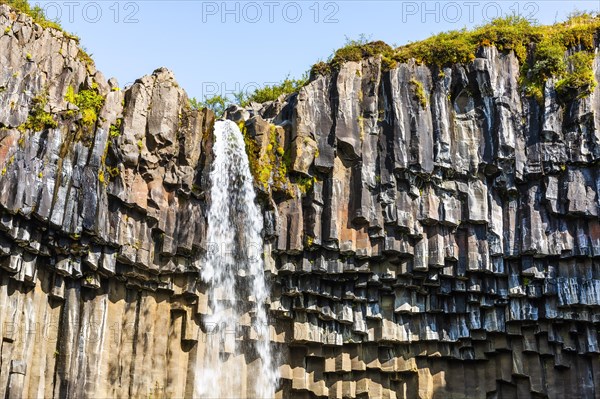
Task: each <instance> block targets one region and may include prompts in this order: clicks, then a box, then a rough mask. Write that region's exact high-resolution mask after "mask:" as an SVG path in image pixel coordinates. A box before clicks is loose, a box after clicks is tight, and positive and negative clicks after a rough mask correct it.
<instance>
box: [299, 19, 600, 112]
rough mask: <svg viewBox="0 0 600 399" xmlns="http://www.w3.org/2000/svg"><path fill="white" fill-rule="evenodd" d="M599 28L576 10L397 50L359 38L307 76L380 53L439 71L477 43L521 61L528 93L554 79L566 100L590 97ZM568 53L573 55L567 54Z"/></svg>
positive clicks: (498, 22) (468, 55)
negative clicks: (549, 20) (542, 21)
mask: <svg viewBox="0 0 600 399" xmlns="http://www.w3.org/2000/svg"><path fill="white" fill-rule="evenodd" d="M599 31H600V16H598V15H594V14H590V13H578V14H574V15H572V16H571V17H570V18H569V19H568V20H567V21H565V22H562V23H557V24H554V25H534V24H532V23H530V22H529V21H527V20H526V19H524V18H521V17H518V16H510V17H506V18H498V19H495V20H493V21H492V22H490V23H489V24H487V25H483V26H479V27H477V28H475V29H473V30H470V31H469V30H465V29H463V30H457V31H450V32H444V33H440V34H437V35H434V36H432V37H430V38H428V39H425V40H423V41H419V42H414V43H409V44H407V45H404V46H400V47H398V48H392V47H390V46H388V45H387V44H385V43H383V42H380V41H375V42H367V41H365V40H364V38H363V40H352V41H349V42H348V44H347V45H346V46H344V47H342V48H341V49H339V50H337V51H335V53H334V54H333V56H332V57H331V58H330V60H329V61H328V62H319V63H317V64H315V65H313V67H312V69H311V76H318V75H327V74H329V73H330V72H331V71H333V70H336V69H339V67H340V66H341V65H342V64H343V63H344V62H348V61H360V60H362V59H365V58H368V57H372V56H376V55H381V57H382V64H383V69H384V70H389V69H393V68H395V67H396V66H397V63H405V62H407V61H409V60H410V59H414V60H415V61H416V62H417V63H418V64H426V65H429V66H433V67H437V68H438V69H441V68H443V67H446V66H451V65H453V64H457V63H468V62H470V61H472V60H474V59H475V57H476V53H477V51H478V49H480V48H481V47H487V46H495V47H496V48H497V49H498V50H499V51H501V52H509V51H514V53H515V55H516V56H517V58H518V59H519V61H520V62H521V66H522V67H521V76H520V83H521V85H522V87H523V89H524V90H525V92H526V94H528V95H531V96H534V97H536V98H538V99H540V98H541V97H542V92H543V87H544V83H545V82H546V80H548V79H549V78H551V77H556V78H557V79H559V81H558V83H557V85H556V88H557V91H558V92H559V94H560V95H561V96H562V97H563V98H565V99H566V100H568V99H572V98H574V97H582V96H586V95H589V94H590V93H591V91H592V90H593V89H594V87H595V84H596V82H595V80H594V77H593V72H592V62H593V53H594V49H595V45H596V44H595V40H596V37H597V35H598V33H599ZM569 51H574V52H575V53H574V54H572V55H570V56H567V52H569Z"/></svg>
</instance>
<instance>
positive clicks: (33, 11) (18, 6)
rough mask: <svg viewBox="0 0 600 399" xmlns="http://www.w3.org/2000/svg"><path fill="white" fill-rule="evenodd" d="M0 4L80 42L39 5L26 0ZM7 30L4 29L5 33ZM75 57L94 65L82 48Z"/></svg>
mask: <svg viewBox="0 0 600 399" xmlns="http://www.w3.org/2000/svg"><path fill="white" fill-rule="evenodd" d="M0 4H8V5H9V6H10V7H11V8H13V9H14V10H15V11H18V12H21V13H23V14H27V15H29V16H30V17H31V18H32V19H33V22H35V23H36V24H38V25H40V26H41V27H42V28H44V29H46V28H50V29H56V30H58V31H60V32H62V33H63V34H64V35H65V36H66V37H67V38H69V39H72V40H75V41H76V42H77V43H79V42H80V39H79V37H77V36H75V35H73V34H71V33H69V32H67V31H65V30H64V29H63V27H62V26H61V25H60V23H59V22H57V21H52V20H50V19H48V18H47V17H46V15H45V14H44V10H43V9H42V8H41V7H40V6H39V5H34V6H31V5H30V4H29V2H28V1H27V0H0ZM7 29H8V28H7ZM7 31H10V30H7ZM7 31H5V33H7ZM77 57H78V58H79V59H80V60H81V61H83V62H84V63H85V64H86V65H94V61H93V60H92V58H91V57H90V55H89V54H88V53H87V52H86V51H85V50H84V49H82V48H80V49H79V53H78V54H77Z"/></svg>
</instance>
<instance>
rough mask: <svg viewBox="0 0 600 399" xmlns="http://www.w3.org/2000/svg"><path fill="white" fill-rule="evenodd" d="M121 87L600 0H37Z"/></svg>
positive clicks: (225, 81)
mask: <svg viewBox="0 0 600 399" xmlns="http://www.w3.org/2000/svg"><path fill="white" fill-rule="evenodd" d="M30 1H31V3H33V4H36V3H37V4H39V5H40V6H41V7H43V8H45V10H46V14H47V15H48V17H50V18H59V19H60V21H61V24H62V25H63V27H64V28H65V29H66V30H68V31H70V32H72V33H75V34H77V35H79V36H80V37H81V40H82V45H83V46H84V47H85V48H86V49H87V50H88V52H89V53H91V54H92V57H93V58H94V60H95V61H96V65H97V67H98V68H99V69H100V70H101V71H102V72H103V73H104V74H105V75H106V77H107V78H109V77H116V78H117V79H118V80H119V83H120V85H121V86H126V85H127V84H130V83H132V82H133V81H134V80H135V79H136V78H138V77H141V76H143V75H146V74H149V73H151V72H152V71H153V70H154V69H156V68H158V67H161V66H164V67H167V68H169V69H171V70H172V71H174V73H175V76H176V78H177V81H178V82H179V84H180V85H181V86H182V87H183V88H185V90H186V91H187V92H188V94H189V95H190V97H197V98H198V99H200V98H202V97H203V96H204V95H212V94H223V95H230V94H231V93H233V92H239V91H240V90H245V91H252V90H253V88H255V87H256V86H262V85H264V84H268V83H273V82H277V81H280V80H282V79H283V78H285V77H286V76H288V75H289V76H291V77H299V76H301V75H302V74H303V73H304V72H305V71H307V70H308V69H309V68H310V66H311V65H312V64H314V63H315V62H317V61H319V60H326V59H327V57H328V56H329V55H330V54H331V53H332V52H333V50H334V49H336V48H339V47H341V46H343V45H344V43H345V42H346V38H347V37H348V38H351V39H356V38H358V37H360V36H361V35H366V37H368V38H371V39H373V40H384V41H386V42H387V43H389V44H396V45H401V44H405V43H407V42H410V41H415V40H420V39H424V38H426V37H428V36H430V35H431V34H433V33H437V32H440V31H446V30H451V29H461V28H464V27H466V28H469V27H473V26H475V25H478V24H481V23H484V22H487V21H489V20H490V19H493V18H494V17H496V16H506V15H510V14H513V13H518V14H520V15H522V16H524V17H526V18H528V19H531V20H535V21H537V22H539V23H544V24H548V23H553V22H555V21H561V20H564V18H565V17H566V16H567V15H568V14H569V13H570V12H572V11H575V10H577V9H578V10H594V11H598V10H600V0H594V1H569V0H562V1H553V0H543V1H517V0H506V1H469V0H467V1H377V0H375V1H368V0H348V1H326V0H325V1H316V0H300V1H278V0H265V1H190V0H188V1H177V0H176V1H166V0H142V1H117V0H107V1H78V0H65V1H60V0H59V1H46V0H43V1H40V0H38V1H36V0H30Z"/></svg>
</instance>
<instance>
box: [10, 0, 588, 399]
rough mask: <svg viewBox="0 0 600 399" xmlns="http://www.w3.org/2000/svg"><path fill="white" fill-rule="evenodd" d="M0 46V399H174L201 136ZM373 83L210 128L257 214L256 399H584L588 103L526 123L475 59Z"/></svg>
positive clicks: (523, 104) (209, 136)
mask: <svg viewBox="0 0 600 399" xmlns="http://www.w3.org/2000/svg"><path fill="white" fill-rule="evenodd" d="M0 32H3V34H2V36H0V125H1V126H2V127H1V129H0V169H1V173H0V213H1V217H0V340H1V341H0V345H1V346H0V397H9V398H20V397H98V398H100V397H150V396H152V397H169V398H171V397H191V396H192V395H193V393H194V384H195V381H194V379H195V378H196V375H197V374H196V368H197V367H199V366H200V365H201V364H202V358H203V351H204V349H205V342H206V338H207V336H206V334H207V333H210V328H209V326H207V325H205V323H204V322H205V320H206V315H207V311H208V303H209V298H207V295H206V291H207V287H206V285H205V284H204V283H202V281H201V279H200V273H199V272H200V271H201V270H202V259H203V256H204V254H205V252H206V251H207V249H209V247H210V237H207V236H206V229H207V226H206V216H207V212H208V209H209V201H210V198H209V195H208V194H209V191H208V190H209V183H208V182H209V177H208V173H209V171H210V165H211V161H212V159H211V158H212V156H213V155H212V143H213V125H214V120H215V116H214V115H213V113H212V112H211V111H208V110H206V109H205V110H201V111H198V110H193V109H191V108H190V106H189V104H188V98H187V95H186V94H185V92H184V91H183V89H181V88H180V87H179V86H178V85H177V83H176V82H175V80H174V77H173V75H172V73H171V72H169V71H168V70H166V69H158V70H156V71H154V73H153V74H152V75H149V76H145V77H143V78H141V79H139V80H138V81H136V82H135V83H134V84H133V85H132V86H131V87H128V88H125V89H124V90H119V88H118V87H117V83H116V81H114V80H112V79H111V80H108V81H107V80H106V79H105V78H104V77H103V75H102V74H101V73H100V72H98V71H96V69H95V67H94V65H93V63H92V62H91V60H89V58H88V57H87V56H85V54H84V53H83V52H81V50H79V48H78V45H77V42H76V40H75V39H74V38H72V37H70V36H68V35H65V34H64V33H62V32H60V31H58V30H55V29H43V28H42V27H41V26H39V25H37V24H35V23H34V22H33V21H32V20H31V19H30V18H29V17H28V16H26V15H24V14H19V13H16V12H15V11H13V10H11V9H10V8H9V7H8V6H6V5H0ZM596 40H597V39H596ZM599 63H600V58H599V57H596V58H595V61H594V68H593V70H594V74H595V77H596V80H600V68H599ZM382 64H384V65H385V64H386V63H385V62H383V60H382V56H374V57H371V58H368V59H365V60H362V61H350V62H346V63H343V64H342V65H341V66H340V67H339V69H337V70H335V71H333V72H332V73H330V74H326V75H325V76H314V77H313V78H312V79H311V81H310V83H308V84H307V85H306V86H305V87H303V88H302V89H300V91H299V93H297V94H293V95H290V96H287V97H285V98H283V97H282V98H280V99H279V100H277V101H274V102H271V103H265V104H251V105H250V106H249V107H247V108H239V107H231V108H229V109H228V110H227V112H226V115H225V116H226V117H227V118H229V119H232V120H234V121H235V122H237V123H238V124H239V126H240V127H241V128H242V131H243V132H244V134H245V137H246V145H247V150H248V154H249V157H250V163H251V167H252V170H253V172H254V175H255V178H256V189H257V190H258V195H259V199H260V204H261V206H262V209H263V212H264V221H265V226H264V240H265V251H264V258H265V259H264V260H265V273H266V275H267V276H268V278H269V281H270V283H271V300H270V303H269V306H270V326H271V339H272V342H273V348H274V349H273V350H274V352H275V353H278V354H279V355H278V358H277V359H276V361H277V362H278V364H279V365H280V373H281V381H280V387H279V389H278V392H277V396H278V397H283V398H290V397H294V398H296V397H298V398H302V397H307V398H308V397H330V398H359V397H361V398H365V397H371V398H433V397H436V398H513V397H520V398H526V397H550V398H563V397H565V398H568V397H582V398H592V397H600V362H599V360H600V358H599V353H600V348H599V346H598V324H599V323H600V312H599V310H598V309H599V308H598V307H599V306H600V262H599V259H600V258H599V257H600V224H599V220H598V209H599V208H598V207H599V205H600V197H598V194H597V192H598V189H599V188H600V171H599V170H598V160H600V88H598V87H596V88H595V89H594V90H593V92H592V93H591V94H590V95H588V96H579V97H578V96H571V97H569V98H568V99H566V100H565V98H564V97H561V96H560V95H558V94H557V90H556V89H555V84H556V80H555V79H549V80H548V81H547V82H546V84H545V86H544V91H543V99H542V101H541V102H540V101H539V99H535V98H533V97H528V96H525V95H524V94H523V92H522V90H521V87H520V85H519V83H518V78H519V73H520V64H519V60H518V59H517V57H516V56H515V55H514V53H513V52H512V51H509V52H499V51H498V50H497V49H496V48H495V47H482V48H480V49H479V50H478V52H477V54H476V57H475V59H474V60H472V61H471V62H468V63H465V64H456V65H454V66H452V67H446V68H441V69H439V68H433V67H432V68H430V67H427V66H424V65H420V64H417V63H415V62H413V61H410V62H408V63H403V64H398V65H395V66H393V67H392V68H391V69H390V68H388V67H387V66H386V67H382ZM252 317H253V310H252V298H250V299H249V301H248V310H247V317H246V318H244V320H247V324H245V325H243V326H240V328H239V329H238V330H237V331H236V339H246V340H253V339H256V336H255V334H254V332H253V330H252V328H251V325H252ZM256 360H257V359H256V358H248V357H246V356H242V357H238V358H230V359H229V360H227V361H228V362H234V364H235V365H237V367H238V370H239V376H240V378H241V379H242V381H244V380H248V379H251V378H252V375H253V374H255V373H257V372H259V371H258V370H259V366H258V364H257V361H256ZM248 385H249V384H248ZM242 386H245V384H242ZM240 395H242V396H243V395H244V393H243V392H241V393H240Z"/></svg>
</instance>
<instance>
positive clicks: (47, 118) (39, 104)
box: [19, 92, 58, 132]
mask: <svg viewBox="0 0 600 399" xmlns="http://www.w3.org/2000/svg"><path fill="white" fill-rule="evenodd" d="M46 104H48V97H47V93H45V92H43V93H40V94H38V95H37V96H35V97H34V98H33V99H32V106H31V110H30V111H29V117H28V118H27V121H26V122H25V123H24V124H23V125H21V126H19V130H20V131H21V132H24V131H25V130H33V131H34V132H40V131H42V130H44V129H52V128H55V127H57V126H58V123H57V122H56V121H55V120H54V117H53V116H52V114H50V113H48V112H46V111H45V110H44V109H45V108H46Z"/></svg>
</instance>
